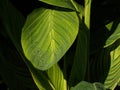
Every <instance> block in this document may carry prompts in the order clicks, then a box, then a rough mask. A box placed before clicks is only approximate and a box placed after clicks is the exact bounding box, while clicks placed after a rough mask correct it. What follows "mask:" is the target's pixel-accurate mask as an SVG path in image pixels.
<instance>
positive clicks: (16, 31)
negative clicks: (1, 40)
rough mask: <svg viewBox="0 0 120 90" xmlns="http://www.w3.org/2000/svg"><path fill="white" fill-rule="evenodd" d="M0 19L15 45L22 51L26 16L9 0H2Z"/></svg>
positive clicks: (0, 0) (0, 1)
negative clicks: (22, 34) (22, 35)
mask: <svg viewBox="0 0 120 90" xmlns="http://www.w3.org/2000/svg"><path fill="white" fill-rule="evenodd" d="M0 19H1V22H2V24H3V27H4V29H5V30H6V32H7V34H8V35H9V37H10V39H11V40H12V42H13V43H14V45H15V46H16V48H17V49H18V48H19V49H20V47H21V42H20V41H21V31H22V27H23V25H24V22H25V18H24V16H23V15H22V14H21V13H20V12H19V11H18V10H17V9H16V8H15V7H14V6H13V5H12V4H11V3H10V1H9V0H0Z"/></svg>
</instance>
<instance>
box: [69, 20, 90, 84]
mask: <svg viewBox="0 0 120 90" xmlns="http://www.w3.org/2000/svg"><path fill="white" fill-rule="evenodd" d="M80 22H81V23H80V25H79V27H80V28H79V29H80V30H79V33H78V38H77V46H76V52H75V57H74V63H73V67H72V71H71V75H70V84H71V85H72V86H73V85H75V84H77V83H78V82H80V81H81V80H84V79H85V76H86V71H87V63H88V48H89V30H88V29H87V28H86V26H85V24H84V23H83V22H82V21H80Z"/></svg>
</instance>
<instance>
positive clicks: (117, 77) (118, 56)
mask: <svg viewBox="0 0 120 90" xmlns="http://www.w3.org/2000/svg"><path fill="white" fill-rule="evenodd" d="M111 50H112V51H111V52H110V56H111V64H110V69H109V73H108V76H107V78H106V80H105V82H104V85H105V87H106V88H109V89H111V90H114V88H115V87H116V85H117V84H118V82H119V81H120V42H117V43H115V44H114V45H113V46H112V48H111Z"/></svg>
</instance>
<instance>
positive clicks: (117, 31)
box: [105, 20, 120, 47]
mask: <svg viewBox="0 0 120 90" xmlns="http://www.w3.org/2000/svg"><path fill="white" fill-rule="evenodd" d="M119 21H120V20H119ZM106 27H107V28H108V30H109V31H112V32H113V31H114V32H113V34H112V35H111V36H110V37H109V38H108V39H107V41H106V44H105V47H108V46H110V45H111V44H113V43H115V41H116V40H118V39H120V23H114V22H110V23H109V24H107V25H106Z"/></svg>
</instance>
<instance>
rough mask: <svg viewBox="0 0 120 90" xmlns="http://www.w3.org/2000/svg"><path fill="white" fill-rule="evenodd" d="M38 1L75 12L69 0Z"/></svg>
mask: <svg viewBox="0 0 120 90" xmlns="http://www.w3.org/2000/svg"><path fill="white" fill-rule="evenodd" d="M39 1H41V2H44V3H47V4H50V5H54V6H58V7H63V8H68V9H72V10H75V8H74V6H73V5H72V3H71V1H70V0H39Z"/></svg>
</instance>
